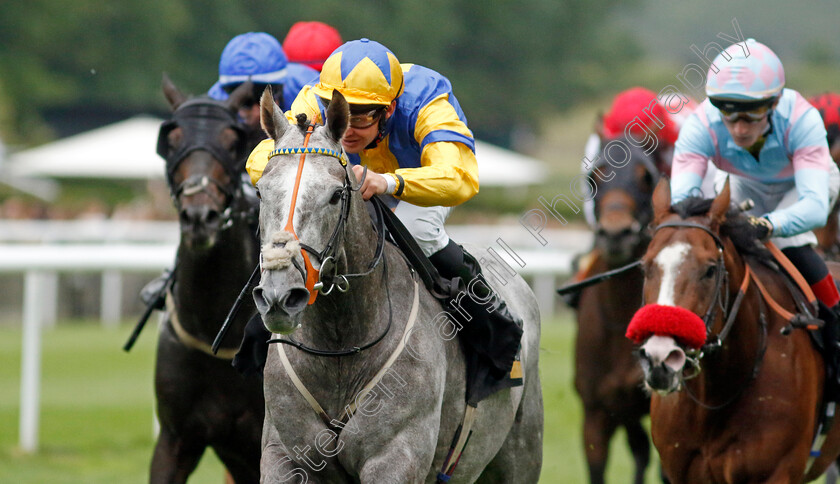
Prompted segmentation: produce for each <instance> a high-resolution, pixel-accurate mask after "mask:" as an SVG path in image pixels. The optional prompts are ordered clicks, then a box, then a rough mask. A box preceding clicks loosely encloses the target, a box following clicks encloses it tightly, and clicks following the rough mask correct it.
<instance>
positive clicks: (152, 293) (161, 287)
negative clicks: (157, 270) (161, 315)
mask: <svg viewBox="0 0 840 484" xmlns="http://www.w3.org/2000/svg"><path fill="white" fill-rule="evenodd" d="M171 277H172V270H171V269H165V270H164V271H163V274H161V275H159V276H157V277H156V278H154V279H152V280H151V281H149V282H148V283H147V284H146V285H145V286H143V289H140V300H141V301H143V304H144V305H146V307H149V306H152V307H153V308H154V309H157V310H158V311H163V308H164V307H165V302H166V291H165V289H166V284H167V282H169V279H170V278H171Z"/></svg>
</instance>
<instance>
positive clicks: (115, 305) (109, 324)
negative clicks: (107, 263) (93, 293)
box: [99, 270, 123, 328]
mask: <svg viewBox="0 0 840 484" xmlns="http://www.w3.org/2000/svg"><path fill="white" fill-rule="evenodd" d="M122 293H123V278H122V273H121V272H120V271H116V270H106V271H104V272H102V294H101V299H100V301H99V317H100V320H101V321H102V326H105V327H106V328H116V327H117V326H119V324H120V318H121V317H122Z"/></svg>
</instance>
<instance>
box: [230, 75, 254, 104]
mask: <svg viewBox="0 0 840 484" xmlns="http://www.w3.org/2000/svg"><path fill="white" fill-rule="evenodd" d="M253 90H254V83H253V82H251V81H245V82H243V83H242V84H240V85H239V86H238V87H237V88H236V89H234V90H233V92H232V93H230V97H229V98H228V99H227V103H226V105H227V107H228V109H231V110H233V111H238V110H239V108H240V107H242V103H243V102H244V101H245V100H247V99H248V98H249V97H250V96H251V91H253Z"/></svg>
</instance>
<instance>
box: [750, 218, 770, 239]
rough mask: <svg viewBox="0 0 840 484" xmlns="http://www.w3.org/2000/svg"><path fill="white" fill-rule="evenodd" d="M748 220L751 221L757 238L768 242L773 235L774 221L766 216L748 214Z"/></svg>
mask: <svg viewBox="0 0 840 484" xmlns="http://www.w3.org/2000/svg"><path fill="white" fill-rule="evenodd" d="M747 220H748V221H749V222H750V226H751V227H752V229H753V234H754V235H755V238H756V239H758V240H760V241H762V242H766V241H767V240H768V239H770V237H771V236H772V235H773V223H772V222H770V220H768V219H767V218H766V217H754V216H752V215H748V216H747Z"/></svg>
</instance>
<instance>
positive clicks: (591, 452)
mask: <svg viewBox="0 0 840 484" xmlns="http://www.w3.org/2000/svg"><path fill="white" fill-rule="evenodd" d="M617 141H618V142H621V143H622V144H623V145H624V146H625V147H627V149H628V150H629V156H628V157H627V161H626V164H625V165H623V166H621V167H619V168H614V167H612V166H610V164H608V163H607V162H606V161H605V159H604V158H601V159H600V160H599V161H601V163H597V162H596V165H595V166H593V167H592V169H591V170H590V172H589V177H590V180H591V186H593V187H594V188H595V193H594V202H595V214H596V219H597V222H598V223H597V226H596V228H595V239H594V248H593V250H592V252H591V253H590V254H592V255H591V256H590V257H594V259H593V260H591V261H590V262H589V264H590V265H589V269H588V273H589V275H596V274H600V273H604V272H607V271H609V270H613V269H617V268H619V267H621V266H624V265H627V264H630V263H632V262H633V261H635V260H637V259H639V257H641V256H642V255H643V254H644V252H645V249H646V248H647V244H648V241H649V240H650V238H649V236H648V233H647V229H648V224H649V223H650V222H651V220H652V218H653V209H652V208H651V204H650V199H651V195H652V194H653V188H654V186H655V185H656V181H657V180H658V179H659V172H658V170H657V168H656V165H655V164H654V161H653V159H652V158H651V157H650V156H648V155H647V154H646V153H645V152H644V151H643V150H641V149H640V148H637V147H635V146H634V145H633V144H632V143H630V142H629V141H627V140H625V139H623V138H619V139H617ZM606 142H609V140H606ZM604 144H605V143H604ZM642 284H643V280H642V272H641V271H640V270H639V269H638V268H634V269H631V270H628V271H625V272H623V273H621V274H619V275H616V276H613V277H612V278H610V279H607V280H606V281H604V282H601V283H599V284H595V285H592V286H589V287H587V288H585V289H583V290H582V291H581V294H580V303H579V306H578V311H577V322H578V331H577V336H576V339H575V390H577V393H578V395H579V396H580V399H581V402H582V403H583V411H584V421H583V444H584V452H585V453H586V461H587V464H588V467H589V480H590V482H591V483H593V484H600V483H603V482H604V473H605V470H606V465H607V459H608V456H609V443H610V439H611V438H612V436H613V433H614V432H615V431H616V429H617V428H618V427H619V426H623V427H624V428H625V430H626V432H627V442H628V444H629V445H630V450H631V452H632V454H633V459H634V461H635V465H636V472H635V477H634V482H635V483H637V484H641V483H643V482H644V476H645V469H646V468H647V465H648V462H649V460H650V441H649V439H648V435H647V432H646V431H645V429H644V428H643V427H642V423H641V419H642V417H644V416H645V415H647V413H648V410H649V406H650V399H649V398H648V396H647V394H646V393H645V392H644V390H643V388H642V371H641V369H640V368H639V366H638V365H637V364H636V363H635V358H634V356H633V355H634V351H633V350H634V347H633V344H632V342H630V341H629V340H628V339H627V338H625V337H624V333H625V331H626V330H627V324H628V323H629V322H630V319H631V318H632V317H633V314H634V313H635V312H636V310H637V309H638V308H639V307H640V306H641V304H642Z"/></svg>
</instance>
